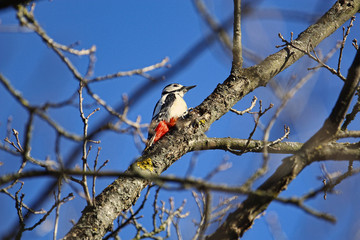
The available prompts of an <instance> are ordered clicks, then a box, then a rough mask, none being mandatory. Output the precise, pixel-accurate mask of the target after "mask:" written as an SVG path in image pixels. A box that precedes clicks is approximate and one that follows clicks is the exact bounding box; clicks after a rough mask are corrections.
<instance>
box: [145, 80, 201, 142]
mask: <svg viewBox="0 0 360 240" xmlns="http://www.w3.org/2000/svg"><path fill="white" fill-rule="evenodd" d="M194 87H196V85H195V86H189V87H186V86H183V85H181V84H177V83H173V84H169V85H167V86H166V87H165V88H164V89H163V91H162V93H161V98H160V100H159V101H158V102H157V103H156V106H155V109H154V112H153V116H152V120H151V123H150V127H149V133H148V142H147V144H146V148H145V149H147V148H149V147H150V146H151V145H152V144H154V143H155V142H157V141H158V140H159V139H160V138H161V137H162V136H164V135H165V133H167V132H168V131H169V129H170V128H171V127H173V126H175V124H176V121H177V119H178V118H179V117H182V116H184V115H185V114H186V113H187V110H188V108H187V105H186V102H185V101H184V99H183V97H184V94H185V93H186V92H187V91H189V90H190V89H192V88H194Z"/></svg>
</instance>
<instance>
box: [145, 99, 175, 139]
mask: <svg viewBox="0 0 360 240" xmlns="http://www.w3.org/2000/svg"><path fill="white" fill-rule="evenodd" d="M175 99H176V96H175V94H174V93H169V94H168V95H167V96H166V98H165V102H164V104H163V105H162V106H161V108H160V111H159V113H158V114H156V115H155V116H153V118H152V120H151V123H150V126H149V132H148V140H150V139H151V138H152V137H153V136H154V135H155V129H156V127H157V125H158V124H159V122H160V121H162V120H164V119H165V118H166V114H167V113H166V111H167V110H168V108H169V107H171V104H173V102H174V101H175ZM155 109H156V107H155ZM155 109H154V113H155ZM150 142H151V141H150Z"/></svg>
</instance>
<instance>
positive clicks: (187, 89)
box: [184, 85, 196, 92]
mask: <svg viewBox="0 0 360 240" xmlns="http://www.w3.org/2000/svg"><path fill="white" fill-rule="evenodd" d="M194 87H196V85H194V86H188V87H184V88H185V90H186V91H185V92H187V91H189V90H190V89H192V88H194Z"/></svg>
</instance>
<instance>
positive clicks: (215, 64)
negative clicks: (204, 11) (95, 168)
mask: <svg viewBox="0 0 360 240" xmlns="http://www.w3.org/2000/svg"><path fill="white" fill-rule="evenodd" d="M205 2H206V4H207V6H208V7H209V9H210V11H211V13H212V14H213V15H214V16H216V18H217V19H218V20H219V21H220V22H222V21H224V20H225V19H227V18H228V17H229V16H231V14H232V1H229V0H227V1H205ZM244 2H245V3H246V2H249V1H244ZM259 2H261V1H259ZM314 2H315V1H312V0H306V1H263V2H261V3H260V4H259V5H258V6H257V7H256V9H254V10H253V12H252V13H251V14H249V15H248V16H246V17H244V19H243V25H242V31H243V35H242V36H243V43H244V47H246V48H247V49H249V50H251V51H253V52H255V53H256V54H257V55H258V56H260V57H261V58H264V57H266V56H268V55H269V54H272V53H274V52H276V51H278V49H276V48H275V45H279V44H281V41H280V39H279V38H278V37H277V34H278V33H279V32H281V33H282V34H283V36H284V37H285V38H287V39H289V37H290V32H291V31H292V32H294V36H297V35H298V34H299V33H301V32H302V31H303V30H305V29H306V27H307V26H308V25H309V23H310V22H311V21H310V22H309V21H298V20H296V16H297V15H295V13H294V12H293V11H298V12H299V13H300V16H306V15H307V14H311V15H312V14H320V15H321V14H322V13H324V12H325V11H326V10H328V9H329V8H330V7H331V5H332V4H333V2H334V1H318V2H319V3H320V4H318V3H314ZM274 10H276V11H275V12H273V11H274ZM263 11H266V12H267V13H273V14H272V15H271V16H266V15H265V14H263ZM287 14H290V15H292V16H290V17H289V16H287ZM35 17H36V19H37V20H38V21H39V23H40V24H41V25H42V26H43V28H44V29H45V30H46V32H47V34H48V35H49V36H51V37H52V38H53V39H54V40H55V41H57V42H59V43H61V44H64V45H70V44H73V43H75V42H77V41H78V42H79V46H78V48H79V49H81V48H89V47H91V46H92V45H96V47H97V52H96V58H97V61H96V65H95V76H100V75H104V74H108V73H115V72H118V71H125V70H132V69H136V68H142V67H145V66H148V65H152V64H154V63H157V62H160V61H161V60H162V59H163V58H164V57H169V58H170V64H171V65H173V67H175V65H176V63H177V61H178V60H179V59H181V57H182V56H183V55H184V54H185V53H187V52H188V51H189V49H190V48H191V47H193V46H194V45H195V44H196V43H198V42H200V41H201V40H202V39H203V38H204V35H206V34H208V33H209V29H208V27H207V26H206V24H205V23H204V22H203V20H202V19H201V17H200V16H199V15H198V13H197V11H196V9H195V8H194V5H193V3H192V1H174V0H173V1H169V0H167V1H164V0H155V1H121V2H120V1H94V0H87V1H85V0H78V1H70V0H62V1H60V0H54V1H52V2H49V1H40V2H39V3H38V4H37V6H36V9H35ZM0 20H1V24H0V72H1V73H2V74H3V75H4V76H5V77H7V78H8V79H9V80H10V81H11V83H12V85H13V86H14V87H15V88H17V89H18V90H19V91H21V92H22V94H23V96H24V97H25V98H27V99H28V100H29V101H30V102H31V103H34V104H40V103H43V102H44V101H51V102H57V101H61V100H64V99H67V98H68V97H69V96H71V95H72V94H73V93H74V92H75V91H76V89H77V86H78V82H77V81H76V80H75V79H74V78H73V76H72V75H71V74H70V72H69V71H68V69H67V68H66V67H65V65H64V64H63V63H62V62H61V60H60V59H59V57H58V56H56V55H55V54H54V52H53V51H52V50H51V49H49V48H48V47H47V46H46V45H45V44H44V43H43V42H42V41H41V40H40V38H39V37H38V36H37V35H35V34H34V33H31V32H26V33H24V32H18V31H17V27H16V24H17V23H18V22H17V20H16V13H15V11H14V10H12V9H8V10H5V11H1V12H0ZM9 29H10V31H9ZM14 30H15V31H14ZM229 32H230V33H231V30H229ZM358 36H359V27H358V24H357V23H356V25H355V27H354V28H353V29H352V32H351V35H350V36H349V41H348V42H347V44H346V48H345V52H344V54H345V57H344V59H343V63H342V69H343V71H342V72H343V75H346V73H347V69H348V67H349V66H350V64H351V61H352V59H353V57H354V55H355V51H354V48H353V47H352V46H351V40H352V39H353V38H355V37H358ZM341 37H342V32H341V31H337V32H336V33H335V34H334V35H333V36H331V37H330V38H328V39H327V40H325V41H324V42H323V43H322V44H321V45H320V47H321V49H322V50H323V53H325V54H326V53H327V52H328V51H329V50H330V49H331V48H333V47H334V46H335V44H336V41H337V40H340V39H341ZM203 44H206V41H204V42H203ZM337 57H338V55H337V54H335V57H334V58H333V59H332V60H331V61H330V62H329V64H330V65H332V66H334V67H335V66H336V59H337ZM70 59H71V60H72V62H73V63H74V64H75V65H76V66H77V67H78V69H79V71H80V72H81V73H82V74H84V73H85V71H86V67H87V63H88V59H87V57H84V56H83V57H76V56H70ZM253 64H254V63H253V62H251V61H249V60H248V59H245V65H246V66H250V65H253ZM314 65H315V64H314V63H313V62H311V61H310V60H308V59H307V58H303V59H302V60H300V62H299V63H298V64H296V65H295V66H293V67H291V68H289V69H288V70H286V71H285V72H283V73H281V74H280V75H279V76H278V77H277V79H278V81H279V82H281V83H282V84H283V87H285V88H286V86H287V84H288V82H289V81H290V80H289V79H291V76H292V75H296V76H297V78H300V77H302V76H304V75H305V74H306V69H307V68H308V67H311V66H314ZM230 67H231V57H229V56H228V55H227V54H226V53H225V52H224V51H223V49H222V47H221V44H220V43H219V42H216V43H214V44H211V45H209V46H207V48H206V50H204V51H202V52H201V53H200V54H196V55H195V56H194V57H193V59H192V60H191V62H190V64H189V65H188V66H186V67H184V68H183V70H182V71H180V72H179V73H178V74H177V75H175V76H174V77H171V78H168V79H166V80H165V81H164V83H161V84H158V85H157V86H156V87H155V88H152V89H150V90H149V91H148V92H147V93H146V94H144V95H143V96H142V97H141V99H139V101H138V102H137V104H136V105H134V106H133V107H131V109H130V111H129V115H128V117H129V118H130V119H131V120H134V121H135V119H136V117H137V116H138V115H141V116H142V121H143V122H149V121H150V118H151V114H152V111H153V106H154V105H155V103H156V101H157V99H158V98H159V96H160V93H161V90H162V88H163V87H164V86H165V85H167V84H168V83H170V82H178V83H181V84H183V85H195V84H196V85H197V87H196V88H195V89H193V90H191V91H190V92H189V93H188V94H187V95H186V100H187V102H188V105H189V106H190V107H194V106H197V105H198V104H200V103H201V102H202V100H203V99H205V98H206V97H207V96H208V95H209V94H210V93H211V92H212V91H213V89H214V88H215V87H216V85H217V84H218V83H221V82H223V81H224V80H225V79H226V77H227V76H228V74H229V71H230ZM165 71H166V69H162V70H157V71H154V72H151V73H150V74H151V75H154V76H155V75H157V74H161V73H163V72H165ZM147 81H148V80H147V79H145V78H143V77H139V76H135V77H131V78H118V79H113V80H109V81H105V82H102V83H96V84H93V86H92V89H93V90H94V91H96V92H97V93H98V94H99V95H100V97H102V98H103V99H104V100H105V101H106V102H107V103H108V104H110V105H112V106H114V107H115V106H117V105H118V104H119V102H121V96H122V94H124V93H127V94H129V95H131V93H132V92H134V91H135V90H136V89H137V88H138V87H139V86H141V85H143V84H144V83H146V82H147ZM341 86H342V83H341V81H340V80H339V79H336V78H334V77H333V76H332V75H331V74H330V73H328V72H327V71H325V70H321V71H320V72H319V73H317V74H315V76H314V77H313V78H312V79H311V80H310V81H309V82H308V83H307V84H306V85H305V86H304V88H303V89H302V90H301V91H300V92H298V94H297V95H296V96H295V98H294V99H293V100H292V101H291V102H290V103H289V104H288V106H287V108H286V109H285V110H284V112H283V113H282V114H281V116H280V118H279V120H278V122H277V124H276V125H275V126H274V128H273V130H272V132H271V139H276V138H278V137H280V136H281V135H282V134H283V130H282V129H283V125H284V124H287V125H289V126H290V128H291V135H290V139H289V141H302V142H304V141H306V140H307V139H308V138H309V137H310V136H311V135H312V134H314V133H315V132H316V131H317V129H318V128H319V127H320V126H321V125H322V123H323V121H324V120H325V118H326V116H327V115H328V114H329V112H330V111H331V108H332V106H333V104H334V103H335V101H336V99H337V96H338V93H339V90H340V88H341ZM254 95H255V96H257V97H258V98H259V99H261V100H262V101H263V105H264V106H265V107H267V106H268V105H269V104H270V103H274V104H275V108H274V109H276V108H277V106H278V104H279V99H278V98H277V97H276V95H275V94H274V93H273V91H272V90H271V89H270V87H266V88H259V89H257V90H256V91H254V92H253V93H251V94H249V95H248V96H246V97H245V98H244V99H243V100H242V101H241V102H240V103H238V104H237V105H236V106H235V108H236V109H239V110H242V109H245V108H247V107H248V106H249V103H250V102H251V99H252V97H253V96H254ZM85 102H86V103H92V102H93V101H92V100H91V99H90V97H89V96H85ZM0 104H1V114H0V137H1V138H2V139H3V138H4V137H5V135H6V121H7V118H8V117H9V116H12V118H13V122H12V127H13V128H15V129H17V130H18V131H19V132H20V134H21V133H22V132H23V131H24V127H25V126H24V122H25V121H26V120H27V113H26V112H25V111H24V110H23V109H22V108H21V107H20V106H19V104H18V103H17V102H16V101H15V100H14V99H13V98H11V97H10V96H9V94H8V93H7V92H6V91H5V90H4V88H3V86H1V87H0ZM257 107H258V106H257ZM274 109H273V110H271V111H270V112H269V114H268V115H266V116H265V117H264V118H263V119H262V123H263V124H266V123H267V122H268V120H269V119H270V117H271V116H272V114H274V112H275V110H274ZM86 111H87V113H90V112H91V111H92V108H91V109H87V110H86ZM49 113H50V116H51V117H52V118H53V119H55V120H56V121H57V122H58V123H60V124H61V125H62V126H64V127H65V128H66V129H68V130H69V131H71V132H75V133H77V134H81V132H82V123H81V119H80V117H79V113H78V110H77V109H76V108H75V107H74V108H72V107H67V108H64V109H60V110H51V111H50V112H49ZM105 116H107V112H106V110H104V109H101V111H99V112H97V113H96V114H95V115H93V116H92V117H91V119H90V130H91V129H92V128H93V127H95V126H96V125H97V124H99V123H101V121H102V120H103V119H104V117H105ZM355 126H359V120H357V121H356V122H354V123H353V124H352V125H351V126H350V128H353V129H354V128H355ZM252 127H253V119H252V117H251V116H250V115H249V116H241V117H239V116H235V115H234V114H232V113H228V114H226V115H225V116H224V117H223V118H221V119H220V120H219V121H217V122H216V123H214V124H213V125H212V127H211V129H210V130H209V132H208V136H209V137H228V136H229V137H237V138H245V139H246V138H247V137H248V135H249V133H250V131H251V129H252ZM262 137H263V133H262V131H261V130H260V129H258V130H257V132H256V134H255V135H254V139H262ZM54 139H55V134H54V131H52V130H51V128H49V126H48V125H47V124H45V123H44V122H43V121H42V120H39V119H38V118H36V121H35V126H34V138H33V140H32V147H33V148H32V155H33V156H34V157H36V158H39V159H45V158H46V156H50V158H51V159H54V158H55V156H54V150H53V146H54ZM100 139H101V144H100V146H101V148H102V150H101V154H100V160H101V161H105V160H106V159H109V160H110V163H109V164H108V165H107V166H106V168H105V170H125V169H126V168H127V167H128V166H129V164H130V163H131V162H132V161H133V160H134V159H135V158H136V157H137V156H139V155H140V152H139V151H138V150H137V148H136V147H135V146H134V144H133V138H132V136H129V135H119V134H115V133H106V134H104V135H103V136H101V137H100ZM95 140H97V139H95ZM73 146H74V143H72V142H70V141H68V140H63V141H62V142H61V150H62V153H63V156H62V157H63V158H64V159H66V158H67V156H68V154H69V153H70V151H71V149H72V147H73ZM94 147H96V145H94ZM94 149H95V148H94ZM95 152H96V151H94V150H93V151H92V152H91V154H90V158H92V159H94V157H95ZM192 156H193V154H192V153H190V154H187V155H186V156H184V157H183V158H181V159H180V160H179V161H178V162H177V163H175V164H174V165H173V166H171V167H170V168H169V169H168V170H167V171H166V172H165V174H173V175H176V176H180V177H181V176H184V175H185V173H186V171H187V169H188V166H189V164H190V159H191V157H192ZM224 158H228V159H229V162H231V163H232V168H231V169H230V170H227V171H226V172H224V173H219V174H218V175H216V176H215V177H214V178H213V180H212V181H214V182H216V183H228V184H230V185H233V186H236V185H240V184H241V183H243V182H244V181H245V180H246V179H247V177H249V176H250V175H251V174H252V173H253V172H254V170H255V168H256V167H258V166H259V165H260V164H261V160H262V156H261V155H260V154H246V155H244V156H242V157H236V156H232V155H230V154H229V153H226V152H223V151H208V152H203V153H200V155H199V156H198V161H197V164H196V166H195V167H194V169H193V172H192V176H194V177H199V178H201V177H204V176H206V175H207V173H208V172H210V171H211V170H212V169H214V168H215V167H216V166H217V165H218V164H219V163H220V162H221V161H222V160H223V159H224ZM283 158H284V156H282V155H281V156H280V155H274V156H272V157H271V160H270V170H269V174H271V173H273V171H274V169H275V168H276V167H277V166H278V165H279V164H280V162H281V159H283ZM0 161H1V162H2V163H3V166H1V167H0V174H4V173H9V172H13V171H15V169H17V166H19V164H20V163H19V159H17V158H15V157H13V156H11V155H9V154H7V153H4V152H0ZM80 161H81V157H80V154H79V156H78V161H77V164H80ZM326 166H327V168H328V170H329V171H330V172H334V171H337V170H341V171H344V170H345V169H346V164H343V163H333V162H327V163H326ZM29 169H31V167H30V168H29ZM269 174H268V175H269ZM268 175H267V176H268ZM318 176H321V170H320V164H318V163H315V164H313V165H311V166H310V167H308V168H306V169H305V170H304V171H303V172H302V173H301V174H300V176H299V177H298V178H296V180H295V181H294V182H293V183H291V184H290V186H289V189H288V190H287V191H285V192H284V193H283V194H282V196H288V197H290V196H294V195H295V196H300V195H301V194H303V193H306V192H308V191H309V190H310V189H315V188H317V187H319V186H321V180H319V179H318V178H317V177H318ZM112 180H113V179H104V180H99V181H98V184H97V193H100V192H101V191H102V189H104V188H105V187H106V186H107V184H109V183H110V182H111V181H112ZM358 180H359V177H357V176H355V177H352V178H350V179H349V180H347V181H345V182H344V183H342V184H341V185H339V186H338V187H337V188H336V189H337V190H339V193H340V194H339V195H330V196H328V199H327V200H326V201H325V200H323V198H322V196H318V197H317V198H315V199H314V200H311V201H309V202H307V204H308V205H310V206H312V207H314V208H316V209H319V210H321V211H326V212H329V213H331V214H333V215H335V216H336V217H337V219H338V223H337V224H336V225H332V224H330V223H327V222H325V221H323V220H319V219H317V218H315V217H313V216H310V215H308V214H304V212H303V211H302V210H299V209H297V208H296V207H292V206H288V205H283V204H279V203H276V202H274V203H272V204H271V205H270V207H269V208H268V210H267V211H266V214H265V216H263V217H261V218H260V219H259V220H257V221H255V225H254V226H253V228H252V229H251V230H249V231H248V232H247V233H246V234H245V236H244V238H243V239H271V236H272V235H271V233H270V230H269V227H268V223H267V222H268V221H270V220H271V219H275V218H277V219H278V224H279V225H280V226H281V228H282V231H283V233H284V236H280V237H279V238H277V239H327V240H329V239H359V238H360V232H359V230H358V229H359V225H360V218H359V217H358V213H359V204H358V203H359V200H360V199H359V198H360V195H359V191H357V189H358V187H357V185H356V182H357V181H358ZM49 181H50V180H49V179H47V178H42V179H36V180H35V179H34V180H27V181H26V184H25V186H24V189H23V192H24V193H25V194H26V195H25V199H24V201H25V202H26V203H31V202H32V200H33V199H36V196H37V195H38V194H39V193H40V192H41V190H42V189H43V188H44V187H45V186H47V183H48V182H49ZM262 181H263V179H262V180H261V181H259V182H258V183H257V185H258V184H260V183H261V182H262ZM76 187H78V186H76ZM73 190H74V189H71V188H70V187H69V186H66V187H64V194H63V196H65V195H66V193H68V192H70V191H73ZM161 196H162V197H163V199H165V200H166V199H168V198H169V197H170V196H173V197H174V199H175V203H176V206H179V205H180V204H181V203H182V201H183V199H184V198H187V199H188V202H187V204H186V208H185V211H191V212H192V215H190V216H189V217H188V218H187V219H185V220H183V223H182V225H181V226H182V229H183V232H182V233H183V236H184V239H190V238H191V237H192V236H193V234H194V224H193V223H192V219H196V220H197V221H198V220H199V219H198V216H197V211H198V210H197V208H196V204H195V203H194V201H193V200H192V197H191V194H190V193H189V192H187V191H180V192H176V191H166V190H164V191H162V193H161ZM220 196H224V194H216V195H215V197H214V201H215V202H217V201H218V200H219V197H220ZM76 199H77V200H74V201H72V202H70V203H68V204H66V205H64V206H63V207H62V208H61V210H62V213H63V215H61V218H60V221H61V222H60V229H59V234H58V236H59V237H62V236H63V235H64V234H65V233H66V232H67V231H68V229H69V228H70V226H71V225H70V223H69V219H75V220H77V219H78V218H79V216H80V214H81V213H80V212H81V209H83V207H84V204H85V201H84V200H83V199H81V198H80V197H79V196H78V195H76ZM150 199H151V200H152V199H153V195H151V196H150ZM241 199H243V197H240V200H241ZM0 202H1V206H2V207H1V214H0V215H1V216H0V236H3V235H4V234H6V232H7V231H8V229H9V227H10V226H13V224H14V223H15V222H16V221H17V216H16V212H15V209H14V205H15V203H14V202H13V200H11V199H10V198H9V197H8V196H5V195H3V194H2V195H0ZM167 204H168V203H167ZM50 206H51V204H50V203H49V204H47V205H46V206H44V208H45V209H48V208H49V207H50ZM144 214H147V215H145V216H151V214H152V206H151V201H150V202H148V203H147V205H146V208H145V212H144ZM53 219H54V216H53V215H51V217H50V218H49V219H48V221H47V222H45V223H43V224H42V226H41V227H39V229H37V230H35V231H33V232H26V233H25V234H24V236H23V238H24V239H49V238H51V236H52V232H51V229H52V226H53V222H52V221H53ZM34 221H35V220H34ZM143 223H144V224H145V226H149V223H150V220H149V219H147V221H146V220H144V221H143ZM185 229H186V230H185ZM212 229H214V227H212V228H210V230H209V231H211V230H212ZM149 230H150V229H149ZM120 236H121V237H122V238H123V239H129V238H131V237H132V236H133V232H130V233H128V234H127V233H125V232H124V233H121V234H120ZM281 237H283V238H281ZM171 239H176V235H175V232H174V231H173V232H172V237H171Z"/></svg>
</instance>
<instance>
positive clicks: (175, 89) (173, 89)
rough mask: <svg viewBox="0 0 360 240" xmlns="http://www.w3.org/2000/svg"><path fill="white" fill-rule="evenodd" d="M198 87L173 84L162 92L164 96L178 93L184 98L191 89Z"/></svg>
mask: <svg viewBox="0 0 360 240" xmlns="http://www.w3.org/2000/svg"><path fill="white" fill-rule="evenodd" d="M194 87H196V85H194V86H188V87H187V86H183V85H181V84H178V83H172V84H169V85H167V86H166V87H164V89H163V91H162V93H161V94H162V95H165V94H168V93H177V94H179V95H180V96H181V97H183V96H184V94H185V93H186V92H187V91H189V90H190V89H192V88H194Z"/></svg>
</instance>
